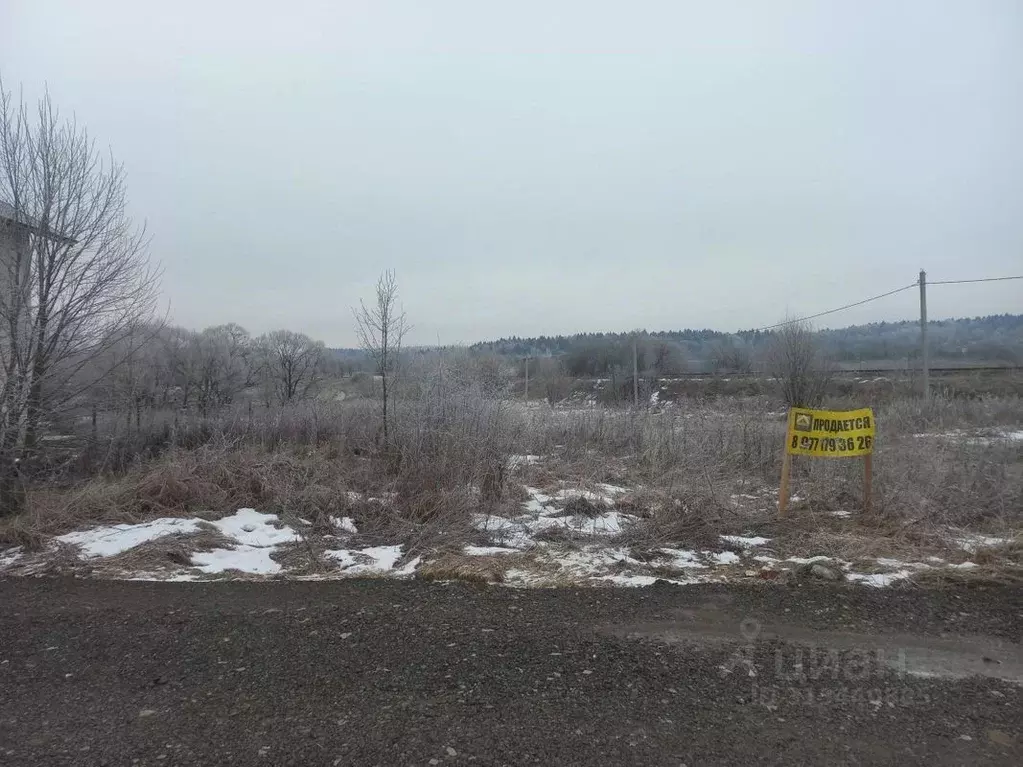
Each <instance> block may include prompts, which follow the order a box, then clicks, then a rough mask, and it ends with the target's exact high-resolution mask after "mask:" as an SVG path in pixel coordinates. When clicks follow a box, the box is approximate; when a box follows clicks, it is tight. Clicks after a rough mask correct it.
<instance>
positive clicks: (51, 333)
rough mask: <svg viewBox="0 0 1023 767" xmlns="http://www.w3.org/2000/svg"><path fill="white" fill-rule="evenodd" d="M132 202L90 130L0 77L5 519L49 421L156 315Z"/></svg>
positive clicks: (1, 506) (152, 275)
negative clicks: (101, 361)
mask: <svg viewBox="0 0 1023 767" xmlns="http://www.w3.org/2000/svg"><path fill="white" fill-rule="evenodd" d="M126 204H127V203H126V189H125V173H124V168H123V166H122V165H120V164H119V163H117V162H115V161H114V160H113V158H112V157H107V156H105V155H103V154H101V153H100V152H99V151H98V150H97V149H96V147H95V144H94V142H93V141H92V140H91V139H90V138H89V135H88V132H87V131H86V130H85V128H83V127H81V126H79V125H78V124H77V123H76V122H75V120H74V119H73V118H71V119H64V118H62V117H61V115H60V113H59V112H58V110H57V108H56V107H55V106H54V105H53V103H52V102H51V100H50V97H49V94H46V95H44V96H43V98H42V99H41V100H40V101H39V103H38V105H37V107H36V109H35V110H30V108H29V106H28V104H27V103H26V102H25V101H24V99H23V98H22V97H20V96H19V97H18V98H17V99H16V98H15V97H14V96H13V95H12V94H11V92H9V91H7V90H5V88H4V86H3V83H2V82H0V366H2V372H0V375H2V376H3V380H2V383H0V514H3V513H11V512H14V511H17V510H18V508H19V506H20V504H19V498H20V494H19V493H17V492H15V491H16V488H15V485H16V483H17V472H18V463H19V462H20V460H21V459H22V458H23V457H25V455H26V454H29V453H31V451H32V450H33V449H34V448H35V445H36V441H37V437H38V432H39V429H40V426H41V425H42V422H43V420H44V419H45V418H48V417H50V416H51V414H53V413H56V412H58V411H60V410H61V409H62V408H66V407H67V406H68V405H69V404H70V403H72V402H74V401H75V400H76V398H77V397H78V396H79V395H80V394H81V393H82V392H83V391H85V390H86V389H88V388H89V387H90V386H91V385H93V384H95V383H96V381H95V380H90V376H89V375H88V371H91V370H99V369H104V367H105V366H95V365H92V364H91V363H92V362H93V361H94V360H96V359H97V358H98V357H101V356H105V355H108V354H109V353H111V352H116V351H119V352H120V353H122V354H124V355H127V356H130V355H131V354H132V353H133V352H134V351H135V350H136V347H135V344H133V343H130V340H131V339H133V338H137V337H138V336H139V335H140V334H139V333H138V329H139V328H140V327H143V326H145V325H146V324H147V323H148V322H149V321H150V320H151V319H152V313H153V309H154V305H155V298H156V291H157V287H158V274H157V271H156V270H155V269H154V268H153V267H152V266H151V264H150V262H149V259H148V255H147V237H146V234H145V228H144V227H138V226H136V225H135V224H134V223H133V222H132V220H131V219H130V218H129V217H128V215H127V212H126ZM126 342H127V343H126ZM107 369H108V368H107Z"/></svg>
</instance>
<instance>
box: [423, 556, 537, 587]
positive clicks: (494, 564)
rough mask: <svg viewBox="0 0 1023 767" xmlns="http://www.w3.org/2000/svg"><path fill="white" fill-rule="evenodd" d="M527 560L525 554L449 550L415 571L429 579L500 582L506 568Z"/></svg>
mask: <svg viewBox="0 0 1023 767" xmlns="http://www.w3.org/2000/svg"><path fill="white" fill-rule="evenodd" d="M528 561H529V555H527V554H498V555H495V556H470V555H468V554H458V553H450V552H449V553H445V554H441V555H440V556H439V557H437V558H436V559H433V560H430V561H428V562H426V563H425V564H423V565H422V566H421V567H420V568H419V570H418V571H417V572H416V577H417V578H422V579H425V580H430V581H455V580H458V581H470V582H474V583H501V582H502V581H503V580H504V574H505V573H506V572H507V571H508V570H510V569H511V568H513V567H516V568H518V567H523V566H524V565H526V564H527V563H528Z"/></svg>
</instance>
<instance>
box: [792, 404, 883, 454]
mask: <svg viewBox="0 0 1023 767" xmlns="http://www.w3.org/2000/svg"><path fill="white" fill-rule="evenodd" d="M874 426H875V425H874V412H873V411H872V410H871V409H870V408H869V407H865V408H862V409H860V410H810V409H807V408H800V407H794V408H792V409H791V410H789V429H788V434H787V435H786V437H785V449H786V450H787V451H788V452H789V453H791V454H792V455H812V456H815V457H818V458H850V457H854V456H858V455H870V454H871V453H873V452H874Z"/></svg>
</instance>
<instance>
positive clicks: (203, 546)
mask: <svg viewBox="0 0 1023 767" xmlns="http://www.w3.org/2000/svg"><path fill="white" fill-rule="evenodd" d="M233 545H234V541H232V540H231V539H229V538H227V537H225V536H224V535H223V534H222V533H221V532H220V531H219V530H217V529H216V528H215V527H213V526H212V525H206V524H200V529H199V530H198V531H196V532H194V533H179V534H174V535H165V536H163V537H162V538H157V539H156V540H153V541H147V542H145V543H141V544H139V545H138V546H134V547H132V548H130V549H128V550H127V551H123V552H121V553H120V554H117V555H115V556H112V557H107V558H105V559H103V567H104V568H106V569H110V570H123V571H125V572H160V571H167V570H180V569H181V568H182V567H192V554H195V553H196V552H199V551H212V550H213V549H223V548H231V547H232V546H233Z"/></svg>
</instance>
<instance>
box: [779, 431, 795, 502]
mask: <svg viewBox="0 0 1023 767" xmlns="http://www.w3.org/2000/svg"><path fill="white" fill-rule="evenodd" d="M791 472H792V454H791V453H789V446H788V445H785V453H784V454H783V455H782V459H781V487H779V488H778V516H779V517H784V516H785V514H786V513H787V512H788V510H789V474H790V473H791Z"/></svg>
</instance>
